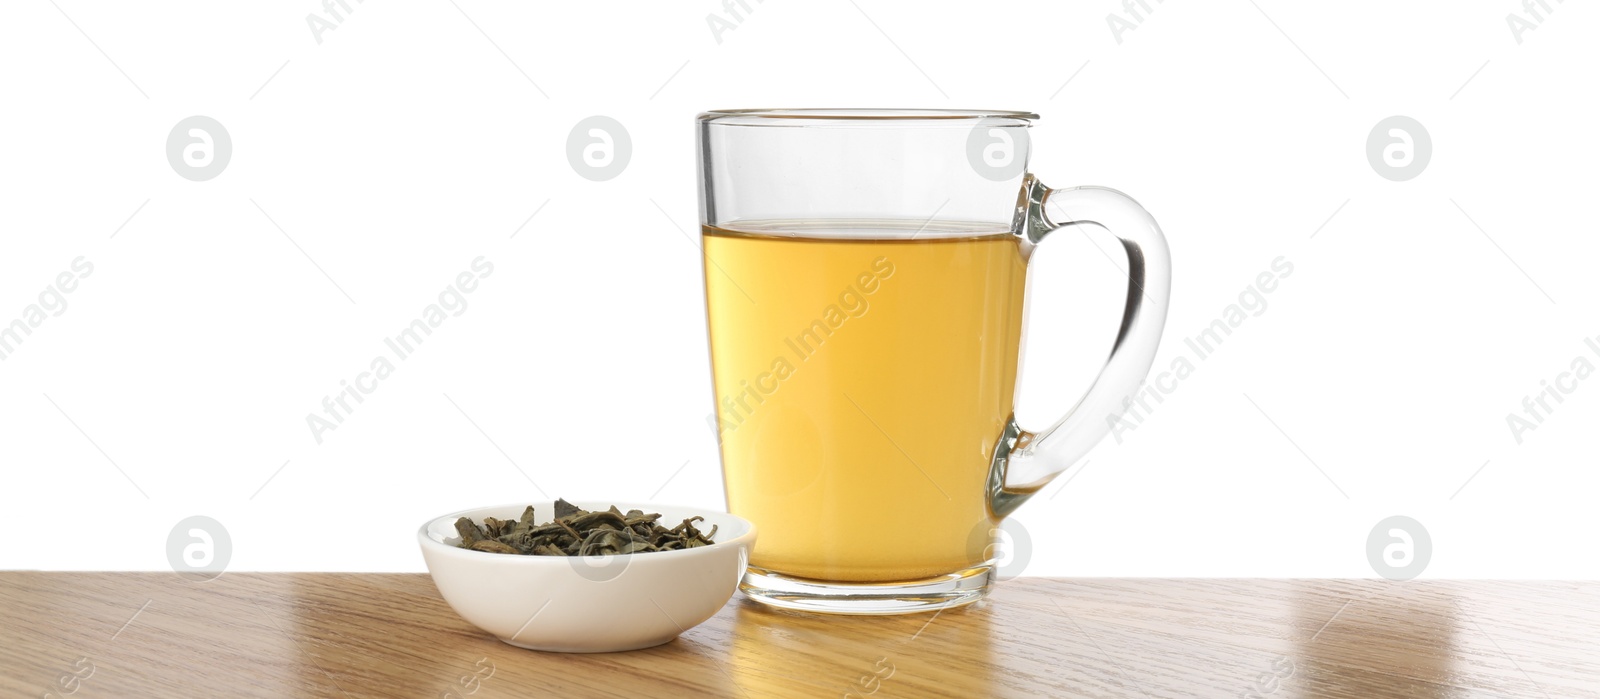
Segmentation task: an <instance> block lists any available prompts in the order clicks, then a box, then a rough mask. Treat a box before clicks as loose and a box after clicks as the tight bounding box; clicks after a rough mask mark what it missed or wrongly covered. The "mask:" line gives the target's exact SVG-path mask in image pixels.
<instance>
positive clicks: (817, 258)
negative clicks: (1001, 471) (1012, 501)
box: [702, 222, 1027, 582]
mask: <svg viewBox="0 0 1600 699" xmlns="http://www.w3.org/2000/svg"><path fill="white" fill-rule="evenodd" d="M921 225H923V224H922V222H907V223H905V224H903V225H902V224H896V223H883V222H876V223H871V224H855V223H852V224H849V225H848V226H843V225H836V224H828V223H820V222H817V223H812V222H775V223H763V224H751V225H740V226H739V230H728V229H723V228H716V227H710V226H707V227H704V228H703V231H702V232H703V234H704V242H705V256H706V264H705V268H706V298H707V304H708V308H709V313H708V317H709V319H710V320H709V323H710V340H711V353H712V359H713V362H712V365H713V367H714V368H713V379H714V382H713V383H714V385H715V391H716V400H717V410H718V414H717V419H716V423H717V429H718V430H719V434H720V439H721V449H722V464H723V478H724V483H725V485H726V488H727V495H728V508H729V510H730V511H731V512H733V513H734V514H737V515H739V516H741V517H745V518H747V519H750V520H751V521H753V522H755V524H756V526H757V528H758V530H759V535H758V537H757V541H756V546H755V550H754V551H753V552H752V555H751V559H750V564H751V566H753V567H756V568H763V569H767V570H770V571H773V572H777V573H781V574H786V575H791V576H797V577H804V578H814V579H819V580H829V581H853V582H877V581H902V580H915V579H921V578H928V577H933V576H936V575H941V574H945V573H951V572H955V571H959V570H962V569H965V568H968V567H971V566H974V565H977V564H979V563H982V562H983V561H984V560H985V552H984V544H985V543H987V541H986V540H985V538H984V537H976V538H975V537H973V536H972V532H973V531H974V530H975V529H977V528H979V527H985V531H987V529H986V527H987V526H988V525H989V524H991V523H992V522H993V520H992V519H991V518H990V516H989V512H988V510H987V507H986V502H985V501H986V495H985V481H986V479H987V477H988V474H989V462H990V459H991V457H992V455H993V452H994V448H995V441H996V440H997V439H998V437H999V435H1000V434H1001V433H1002V431H1003V429H1004V426H1005V423H1006V421H1007V420H1008V419H1009V418H1010V416H1011V412H1012V399H1013V394H1014V390H1013V389H1014V387H1015V379H1016V371H1017V350H1018V343H1019V341H1020V339H1021V331H1022V318H1023V296H1024V290H1025V286H1026V284H1025V282H1026V273H1027V267H1026V259H1025V257H1024V254H1023V250H1022V247H1021V245H1020V243H1019V240H1018V239H1017V238H1016V237H1015V236H1013V235H1011V234H1010V233H1009V232H1007V231H1004V230H995V229H989V230H984V229H979V228H970V229H969V230H961V229H957V228H951V227H948V226H944V227H941V226H929V227H928V228H927V229H925V230H923V231H922V232H919V233H918V234H917V235H916V236H915V237H910V233H911V232H913V231H917V229H918V227H919V226H921ZM907 227H909V228H908V229H907ZM908 237H909V239H907V238H908Z"/></svg>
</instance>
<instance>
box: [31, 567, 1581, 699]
mask: <svg viewBox="0 0 1600 699" xmlns="http://www.w3.org/2000/svg"><path fill="white" fill-rule="evenodd" d="M0 604H3V609H4V614H5V618H4V622H3V626H0V695H4V696H19V697H41V696H63V697H65V696H73V697H84V698H90V697H231V696H272V697H282V696H295V697H352V698H353V697H446V696H449V697H466V696H473V697H475V698H488V697H529V696H531V697H589V696H597V697H611V696H616V697H634V696H640V697H675V696H717V697H751V698H756V697H824V696H826V697H840V696H873V697H881V698H884V699H887V698H889V697H926V696H959V697H987V696H1051V697H1075V696H1086V697H1230V698H1232V697H1255V696H1260V697H1273V698H1279V697H1282V698H1289V697H1352V698H1361V699H1366V698H1369V697H1388V696H1404V697H1469V696H1470V697H1479V696H1481V697H1550V698H1556V697H1600V583H1557V582H1443V581H1432V582H1419V581H1413V582H1408V583H1389V582H1384V581H1360V580H1183V579H1179V580H1161V579H1155V580H1123V579H1039V578H1033V579H1027V578H1025V579H1019V580H1012V581H1009V582H1006V583H1002V584H1001V586H1000V587H999V588H998V589H997V590H996V592H995V593H994V594H993V595H992V596H991V597H990V598H989V599H988V600H985V601H984V602H982V603H980V604H977V605H973V606H969V607H965V608H959V609H954V610H950V611H947V612H943V613H940V614H937V615H933V614H920V615H912V616H901V617H820V616H808V615H799V614H790V613H784V612H776V611H772V610H769V609H766V608H764V607H762V606H760V605H757V604H754V603H752V602H749V601H747V600H744V599H743V598H742V597H736V598H735V599H734V601H733V602H732V603H730V604H729V605H728V606H727V607H726V608H724V609H723V610H722V612H721V613H720V614H718V615H717V616H716V617H715V618H713V619H712V620H710V621H708V622H706V623H705V624H702V625H700V626H699V627H696V628H693V629H690V630H689V632H688V633H686V634H684V635H683V636H682V637H680V638H679V639H678V640H676V641H673V642H671V643H668V644H666V645H664V646H659V647H657V648H652V649H648V650H643V651H635V652H631V653H611V654H600V655H561V654H548V653H538V652H533V651H526V650H521V649H518V648H513V647H511V646H507V645H503V644H501V643H500V642H499V641H496V640H494V639H493V638H491V637H489V636H487V635H485V634H483V633H481V632H479V631H477V630H476V629H473V628H472V627H470V626H468V625H467V624H466V623H465V622H463V621H461V620H460V619H459V618H458V617H456V616H455V614H454V613H453V612H451V611H450V608H449V607H448V606H446V605H445V603H444V601H443V600H442V599H440V597H439V594H438V592H437V591H436V590H435V589H434V587H433V583H432V582H431V581H429V579H428V578H427V576H425V575H358V574H312V573H294V574H261V573H257V574H226V575H223V576H222V577H220V578H218V579H216V580H212V581H210V582H204V583H197V582H191V581H189V580H187V579H184V578H180V577H179V576H177V575H176V574H159V573H33V572H6V573H0ZM863 678H866V680H865V681H863ZM63 680H64V682H63ZM58 682H61V683H62V684H61V685H58V684H57V683H58ZM67 689H73V690H75V691H74V692H73V693H71V694H69V693H68V691H67ZM868 690H876V691H875V692H869V691H868ZM47 692H53V694H47ZM847 692H853V693H851V694H847Z"/></svg>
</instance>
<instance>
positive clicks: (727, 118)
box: [696, 107, 1039, 126]
mask: <svg viewBox="0 0 1600 699" xmlns="http://www.w3.org/2000/svg"><path fill="white" fill-rule="evenodd" d="M1038 118H1039V115H1038V114H1034V113H1033V112H1020V111H1012V110H1003V109H916V108H911V109H906V108H861V107H844V108H831V107H806V108H778V109H712V110H708V111H705V112H701V113H700V114H699V116H697V117H696V119H697V120H698V121H701V122H704V123H717V124H727V125H736V126H779V125H786V126H807V125H819V126H820V125H822V124H823V123H828V122H835V123H837V122H853V123H856V124H858V125H867V124H869V123H877V122H897V123H904V122H919V121H920V122H972V121H978V120H988V121H991V122H993V121H1002V122H1004V121H1010V122H1015V123H1014V124H1012V125H1015V126H1028V125H1030V124H1031V123H1032V122H1033V121H1034V120H1037V119H1038ZM952 125H953V124H952ZM994 125H997V126H998V125H1002V124H994Z"/></svg>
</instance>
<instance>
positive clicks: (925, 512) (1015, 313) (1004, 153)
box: [697, 109, 1171, 614]
mask: <svg viewBox="0 0 1600 699" xmlns="http://www.w3.org/2000/svg"><path fill="white" fill-rule="evenodd" d="M1037 118H1038V116H1037V115H1034V114H1028V113H1023V112H989V111H961V110H865V109H777V110H728V111H714V112H706V113H704V114H701V115H699V117H698V123H697V137H698V146H699V156H700V160H699V178H700V181H699V186H700V202H701V207H700V223H701V236H702V237H701V242H702V246H703V252H704V267H705V287H706V322H707V327H708V334H709V336H710V346H711V369H712V372H711V373H712V380H713V384H714V391H715V396H714V400H715V402H716V408H715V416H714V417H710V418H708V419H709V421H710V422H712V423H713V427H714V429H715V430H716V431H717V438H718V443H719V446H720V450H721V457H722V468H723V482H724V485H725V487H726V490H727V498H728V510H729V511H730V512H732V513H734V514H736V515H739V516H741V517H744V518H746V519H749V520H751V521H752V522H754V523H755V524H756V526H757V529H758V530H759V531H760V532H761V534H760V536H759V537H758V538H757V541H756V545H755V549H754V550H753V551H752V552H751V556H750V561H749V566H748V568H747V571H746V573H745V576H744V579H743V581H742V582H741V584H740V589H741V590H743V591H744V593H745V594H746V595H747V596H749V597H751V598H753V599H755V600H758V601H761V602H764V603H767V604H771V605H775V606H779V607H786V608H792V609H802V610H809V611H821V612H841V613H856V614H892V613H901V612H915V611H924V610H931V609H939V608H945V607H949V606H954V605H959V604H965V603H968V602H972V601H976V600H977V599H979V598H981V597H982V596H983V595H985V594H986V593H987V592H988V590H989V587H990V585H991V584H992V582H993V579H994V577H995V574H996V573H995V560H994V558H995V557H994V554H995V551H996V548H995V541H994V537H995V535H996V534H997V531H998V526H999V522H1000V519H1001V518H1003V517H1005V516H1006V515H1007V514H1009V513H1011V512H1012V511H1013V510H1015V509H1016V508H1017V506H1018V505H1020V504H1022V502H1023V501H1025V500H1027V499H1028V498H1029V497H1030V496H1032V495H1033V494H1034V493H1035V492H1038V490H1039V489H1040V488H1041V487H1043V486H1044V485H1045V484H1046V483H1048V482H1049V481H1050V480H1051V479H1052V478H1054V477H1055V476H1056V475H1058V474H1060V473H1061V472H1062V471H1065V470H1066V469H1067V468H1068V467H1069V466H1071V465H1072V464H1073V463H1074V462H1076V461H1077V460H1078V459H1079V458H1081V457H1082V456H1083V455H1084V453H1085V452H1087V451H1088V450H1089V448H1090V447H1092V446H1094V445H1095V444H1096V443H1097V442H1099V441H1100V439H1101V438H1103V437H1104V436H1105V435H1106V433H1107V432H1108V431H1109V430H1110V426H1111V423H1110V422H1109V421H1108V420H1107V417H1108V416H1114V415H1117V414H1120V409H1121V402H1122V399H1123V397H1124V396H1127V395H1130V394H1131V393H1132V392H1133V391H1134V390H1135V389H1137V388H1138V386H1139V384H1140V383H1141V382H1142V381H1143V380H1144V377H1145V376H1146V374H1147V373H1148V371H1149V369H1150V364H1151V362H1152V361H1153V360H1154V358H1155V351H1156V346H1157V344H1158V343H1159V341H1160V338H1161V329H1162V324H1163V321H1164V319H1165V315H1166V303H1167V294H1168V289H1169V287H1170V279H1171V270H1170V262H1169V260H1168V256H1167V245H1166V240H1165V239H1164V238H1163V237H1162V235H1161V230H1160V229H1159V228H1158V227H1157V226H1156V223H1155V221H1154V219H1152V218H1151V217H1150V215H1149V214H1148V213H1146V212H1145V210H1144V209H1143V208H1141V207H1140V206H1139V205H1138V204H1137V203H1135V202H1134V201H1133V200H1132V199H1129V198H1128V197H1127V196H1125V195H1123V194H1121V193H1119V192H1116V191H1114V190H1110V189H1105V188H1100V187H1077V188H1072V189H1050V188H1049V187H1046V186H1044V185H1043V184H1041V183H1040V182H1039V180H1037V179H1035V178H1034V177H1033V176H1032V175H1031V174H1029V173H1028V170H1027V163H1028V154H1029V151H1028V129H1029V127H1030V126H1031V125H1032V123H1033V121H1034V120H1035V119H1037ZM1080 225H1090V226H1096V227H1100V228H1103V229H1104V230H1107V231H1109V232H1110V233H1111V234H1112V235H1114V236H1116V237H1117V238H1118V239H1119V240H1120V241H1121V243H1122V248H1123V250H1124V251H1125V252H1126V254H1127V256H1128V262H1129V265H1128V267H1129V273H1128V276H1129V280H1128V281H1129V284H1128V289H1127V294H1126V300H1125V306H1124V311H1123V318H1122V324H1121V329H1120V331H1119V333H1118V335H1117V338H1116V342H1115V344H1114V346H1113V347H1112V350H1111V355H1110V358H1109V359H1108V360H1107V362H1106V365H1105V367H1104V368H1103V369H1102V370H1101V373H1100V376H1099V377H1098V378H1097V379H1096V380H1095V382H1094V384H1093V385H1092V386H1091V387H1090V389H1089V391H1088V393H1087V394H1086V395H1085V396H1084V397H1083V398H1082V399H1081V400H1080V401H1079V402H1078V404H1077V405H1076V406H1075V407H1074V408H1073V409H1072V411H1071V412H1069V413H1067V415H1066V416H1065V417H1063V418H1062V419H1061V420H1060V421H1058V422H1057V423H1056V424H1055V425H1053V426H1051V427H1050V428H1048V429H1045V430H1042V431H1039V432H1031V431H1028V430H1025V429H1023V428H1021V427H1019V426H1018V425H1017V423H1016V422H1015V420H1014V419H1013V414H1012V403H1013V399H1014V395H1015V392H1016V390H1015V389H1016V377H1017V365H1018V361H1019V349H1020V343H1021V337H1022V332H1023V316H1024V309H1025V307H1026V303H1025V298H1026V291H1027V272H1028V260H1029V258H1030V256H1031V253H1032V251H1033V249H1034V246H1035V245H1037V244H1039V243H1040V242H1041V241H1043V240H1044V239H1045V238H1046V237H1048V236H1049V235H1050V234H1051V233H1052V232H1054V231H1056V230H1059V229H1062V228H1066V227H1068V226H1080Z"/></svg>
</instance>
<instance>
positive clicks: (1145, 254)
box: [988, 174, 1172, 517]
mask: <svg viewBox="0 0 1600 699" xmlns="http://www.w3.org/2000/svg"><path fill="white" fill-rule="evenodd" d="M1017 209H1018V212H1017V215H1018V216H1019V217H1021V221H1020V223H1021V231H1022V233H1023V234H1025V235H1026V236H1027V238H1028V240H1029V242H1030V243H1032V244H1038V243H1039V242H1041V241H1043V240H1044V239H1045V238H1046V237H1047V236H1049V235H1050V234H1051V233H1054V232H1056V231H1059V230H1061V229H1063V228H1067V227H1069V226H1082V225H1089V226H1095V227H1098V228H1101V229H1103V230H1105V231H1107V232H1109V233H1111V234H1112V235H1114V236H1116V237H1117V239H1118V240H1119V241H1121V242H1122V249H1123V251H1124V252H1125V253H1127V255H1128V297H1127V301H1126V303H1125V305H1124V307H1123V312H1122V327H1121V329H1120V330H1119V331H1118V332H1117V340H1116V342H1115V343H1114V344H1112V346H1111V356H1110V357H1108V358H1107V359H1106V364H1105V367H1103V368H1102V369H1101V370H1100V375H1099V376H1098V377H1096V378H1095V380H1094V383H1093V384H1091V385H1090V386H1089V391H1088V393H1085V394H1084V396H1083V398H1082V399H1080V400H1079V401H1078V404H1077V405H1075V406H1073V408H1072V410H1069V411H1067V414H1066V415H1065V416H1064V417H1062V418H1061V419H1060V420H1057V421H1056V424H1054V425H1051V426H1050V427H1049V428H1048V429H1045V430H1043V431H1041V432H1029V431H1028V430H1024V429H1022V428H1021V427H1020V426H1018V425H1017V421H1016V417H1015V416H1013V417H1012V418H1011V419H1010V420H1008V421H1007V422H1006V428H1005V432H1004V434H1002V435H1001V437H1000V441H999V444H998V445H997V446H996V447H995V454H994V458H993V459H992V460H991V463H990V469H989V483H988V489H989V506H990V509H991V510H992V511H993V512H994V515H995V516H996V517H1004V516H1006V515H1008V514H1010V513H1011V512H1012V511H1013V510H1015V509H1017V507H1018V506H1019V505H1021V504H1022V503H1023V502H1024V501H1026V500H1027V499H1028V498H1029V497H1032V496H1033V494H1034V493H1037V492H1038V491H1039V489H1040V488H1043V487H1044V485H1045V484H1046V483H1049V482H1050V479H1052V478H1055V477H1056V476H1058V475H1060V474H1061V472H1063V471H1065V470H1067V469H1068V468H1069V467H1071V466H1072V465H1073V464H1074V463H1077V461H1078V460H1079V459H1081V458H1083V455H1084V454H1086V453H1088V451H1089V449H1090V448H1092V447H1094V445H1096V444H1098V443H1099V442H1100V440H1101V439H1104V438H1105V436H1106V434H1107V433H1109V432H1110V431H1111V427H1112V425H1114V424H1115V423H1116V421H1117V420H1119V419H1121V416H1122V412H1123V410H1122V402H1123V399H1124V398H1125V397H1128V396H1131V395H1132V394H1133V392H1134V391H1136V390H1137V389H1138V388H1139V386H1140V385H1141V384H1143V382H1144V378H1145V376H1147V375H1148V374H1149V373H1150V365H1151V363H1153V362H1154V361H1155V358H1156V346H1157V345H1159V344H1160V342H1161V329H1162V326H1163V325H1164V324H1165V323H1166V318H1167V298H1168V294H1169V293H1170V291H1171V288H1172V260H1171V258H1170V257H1169V255H1168V253H1167V239H1166V238H1165V237H1163V236H1162V235H1161V227H1160V226H1157V225H1156V220H1155V219H1154V218H1151V217H1150V214H1149V212H1146V211H1145V210H1144V207H1142V206H1139V203H1138V202H1136V201H1134V200H1133V199H1132V198H1130V197H1129V196H1128V195H1126V194H1123V193H1121V192H1118V191H1117V190H1114V189H1108V188H1106V187H1072V188H1069V189H1051V188H1049V187H1046V186H1045V185H1044V183H1042V182H1040V181H1039V180H1037V179H1035V178H1034V176H1033V175H1031V174H1030V175H1028V177H1027V179H1026V180H1025V181H1024V183H1023V188H1022V196H1021V197H1020V198H1019V200H1018V202H1017Z"/></svg>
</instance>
